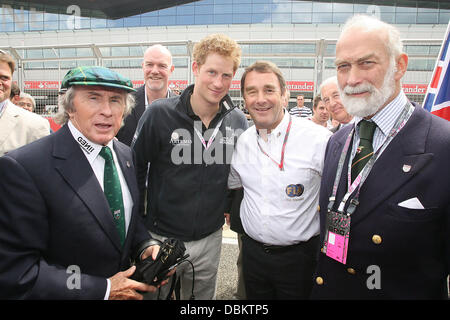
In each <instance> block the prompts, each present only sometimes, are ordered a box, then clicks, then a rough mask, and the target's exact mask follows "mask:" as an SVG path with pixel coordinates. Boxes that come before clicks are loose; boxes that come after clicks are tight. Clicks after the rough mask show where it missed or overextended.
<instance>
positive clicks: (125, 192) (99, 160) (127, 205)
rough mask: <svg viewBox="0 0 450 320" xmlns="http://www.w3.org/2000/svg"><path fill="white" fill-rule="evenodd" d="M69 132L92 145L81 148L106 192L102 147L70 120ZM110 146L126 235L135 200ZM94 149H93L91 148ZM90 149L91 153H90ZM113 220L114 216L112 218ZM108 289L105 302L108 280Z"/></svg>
mask: <svg viewBox="0 0 450 320" xmlns="http://www.w3.org/2000/svg"><path fill="white" fill-rule="evenodd" d="M68 126H69V130H70V132H71V133H72V136H73V137H74V139H75V141H77V142H78V137H81V138H83V139H84V140H85V141H87V142H88V143H89V145H90V147H89V148H83V147H81V146H80V147H81V150H83V153H84V155H85V156H86V159H87V160H88V162H89V164H90V165H91V168H92V171H94V174H95V177H96V178H97V180H98V183H99V184H100V187H101V188H102V190H103V191H104V187H103V176H104V170H105V159H103V157H102V156H100V155H99V153H100V151H101V150H102V147H103V146H102V145H99V144H97V143H94V142H92V141H90V140H89V139H88V138H86V137H85V136H84V135H83V134H82V133H81V132H80V131H79V130H78V129H77V128H75V126H74V125H73V124H72V122H71V121H70V120H69V122H68ZM106 146H108V147H109V148H110V149H111V151H112V155H113V159H114V164H115V166H116V169H117V173H118V175H119V180H120V186H121V188H122V198H123V207H124V210H125V235H126V232H127V230H128V226H129V224H130V219H131V211H132V209H133V199H132V198H131V193H130V189H129V188H128V185H127V183H126V180H125V177H124V176H123V173H122V170H121V168H120V165H119V162H118V160H117V155H116V152H115V151H114V147H113V146H114V144H113V141H112V140H111V141H110V142H108V144H107V145H106ZM91 147H92V148H91ZM88 149H89V151H88ZM111 219H112V216H111ZM107 283H108V285H107V289H106V294H105V300H107V299H108V298H109V293H110V288H111V283H110V281H109V279H107Z"/></svg>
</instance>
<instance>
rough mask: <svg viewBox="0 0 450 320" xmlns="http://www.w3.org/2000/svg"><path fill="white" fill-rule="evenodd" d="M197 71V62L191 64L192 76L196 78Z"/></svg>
mask: <svg viewBox="0 0 450 320" xmlns="http://www.w3.org/2000/svg"><path fill="white" fill-rule="evenodd" d="M199 71H200V66H199V65H198V63H197V61H194V62H192V72H193V73H194V76H198V72H199Z"/></svg>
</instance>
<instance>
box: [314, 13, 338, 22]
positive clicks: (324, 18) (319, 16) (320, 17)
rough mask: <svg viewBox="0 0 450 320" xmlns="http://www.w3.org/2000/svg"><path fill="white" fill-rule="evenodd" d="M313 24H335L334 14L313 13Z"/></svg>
mask: <svg viewBox="0 0 450 320" xmlns="http://www.w3.org/2000/svg"><path fill="white" fill-rule="evenodd" d="M312 23H333V14H332V13H313V14H312Z"/></svg>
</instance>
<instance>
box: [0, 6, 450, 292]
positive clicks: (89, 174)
mask: <svg viewBox="0 0 450 320" xmlns="http://www.w3.org/2000/svg"><path fill="white" fill-rule="evenodd" d="M241 54H242V51H241V48H240V46H239V45H238V43H237V42H236V41H235V40H233V39H231V38H230V37H228V36H226V35H223V34H213V35H209V36H207V37H205V38H203V39H201V40H200V41H199V42H198V43H196V44H195V46H194V48H193V63H192V66H191V67H192V73H193V75H194V82H193V83H192V84H191V85H189V86H188V87H187V88H186V89H184V90H183V91H182V92H172V90H170V89H169V86H168V83H169V78H170V76H171V74H172V73H173V71H174V65H173V62H172V55H171V53H170V51H169V50H168V49H167V48H166V47H164V46H162V45H159V44H157V45H153V46H151V47H149V48H148V49H147V50H146V51H145V54H144V56H143V62H142V73H143V78H144V80H145V81H144V82H145V83H144V85H143V86H142V87H140V88H138V89H137V90H136V89H134V88H133V84H132V82H131V81H130V80H129V79H128V78H126V77H124V76H122V75H121V74H120V73H117V72H115V71H113V70H111V69H108V68H104V67H99V66H85V67H78V68H75V69H72V70H70V71H69V72H68V73H67V74H66V75H65V77H64V79H62V84H61V91H60V95H59V99H58V106H59V110H58V113H57V115H56V116H55V120H56V121H57V122H58V123H59V124H60V125H61V126H62V127H61V129H59V130H57V131H56V130H51V129H50V124H49V121H48V120H47V119H45V118H43V117H41V116H40V115H37V114H35V113H34V110H35V109H36V102H35V99H34V98H33V97H32V96H31V95H30V94H27V93H24V92H20V89H19V87H18V85H17V84H14V83H13V81H12V78H13V73H14V70H15V62H14V60H13V58H12V57H11V56H10V55H9V54H8V53H6V52H4V51H0V298H5V299H77V298H81V299H161V298H163V297H164V298H165V297H166V296H167V297H168V298H173V297H176V298H178V299H182V300H188V299H193V298H195V299H200V300H211V299H215V298H216V282H217V272H218V266H219V260H220V252H221V246H222V227H223V224H224V217H225V219H226V222H227V223H230V224H231V229H232V230H234V231H236V232H237V234H238V240H239V257H238V261H237V263H238V273H239V279H238V288H237V292H236V297H237V298H239V299H251V300H291V299H446V298H448V282H447V281H448V280H447V279H448V275H449V270H450V235H449V232H450V211H449V210H450V202H449V198H448V194H449V193H450V179H449V176H450V171H449V170H450V169H449V167H448V161H449V159H450V125H449V123H448V122H446V121H445V120H443V119H441V118H438V117H436V116H434V115H431V114H430V113H428V112H426V111H424V110H423V109H422V108H421V107H420V106H417V105H415V104H412V103H411V102H410V101H409V100H408V99H407V97H406V95H405V94H404V92H403V91H402V89H401V79H402V77H403V76H404V74H405V73H406V70H407V65H408V56H407V55H406V54H405V53H404V51H403V49H402V41H401V39H400V33H399V31H398V30H397V29H396V28H395V27H393V26H392V25H389V24H387V23H384V22H381V21H380V20H378V19H376V18H374V17H370V16H366V15H357V16H355V17H353V18H351V19H350V20H349V21H347V23H346V24H345V26H344V28H343V30H342V32H341V34H340V37H339V39H338V41H337V45H336V61H335V65H336V75H335V76H332V77H330V78H327V79H325V80H324V81H322V83H321V84H320V87H319V88H318V94H317V95H316V96H315V97H313V99H312V108H309V107H308V106H305V96H304V95H302V94H299V95H297V96H295V99H296V101H297V105H296V106H295V107H293V108H291V109H289V108H288V106H289V100H290V93H289V90H288V88H287V85H286V80H285V78H284V76H283V74H282V72H281V70H280V69H279V68H278V67H277V66H276V65H275V64H273V63H272V62H270V61H263V60H261V61H256V62H255V63H253V64H251V65H250V66H248V67H246V68H245V70H244V72H243V74H242V76H241V79H240V81H241V87H240V89H241V94H242V97H243V101H244V105H243V107H244V109H245V113H246V114H244V112H243V111H242V110H240V108H239V107H236V106H235V105H234V104H233V101H232V99H231V97H230V95H229V94H228V92H229V90H230V87H231V84H232V79H233V77H234V76H235V74H236V71H237V70H238V68H239V65H240V61H241ZM53 131H56V132H53ZM171 238H175V239H178V240H180V241H182V242H183V243H184V245H185V248H186V253H187V254H189V259H190V262H191V264H192V268H191V267H190V265H189V264H182V265H180V266H178V267H177V268H176V269H175V270H176V274H175V276H173V277H172V275H173V272H174V271H171V272H170V273H169V274H167V279H166V280H164V281H163V282H162V283H161V284H158V285H152V284H149V283H142V282H138V281H135V280H133V279H132V275H133V273H134V272H135V269H136V266H135V264H137V263H139V262H140V261H142V260H144V259H146V258H149V257H152V259H156V258H157V257H158V254H159V251H160V247H161V245H162V243H163V242H164V241H165V240H167V239H171ZM73 266H75V267H76V268H78V269H75V270H76V271H75V276H76V275H77V274H78V275H79V281H80V282H81V285H79V283H78V282H77V281H75V282H70V281H69V280H68V277H71V275H72V272H68V270H69V269H68V268H72V267H73ZM173 288H176V294H175V295H172V293H171V292H172V290H173Z"/></svg>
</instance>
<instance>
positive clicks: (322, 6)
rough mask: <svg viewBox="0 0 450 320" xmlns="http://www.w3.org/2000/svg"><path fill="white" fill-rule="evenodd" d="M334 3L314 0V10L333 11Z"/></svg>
mask: <svg viewBox="0 0 450 320" xmlns="http://www.w3.org/2000/svg"><path fill="white" fill-rule="evenodd" d="M332 11H333V4H332V3H323V2H313V12H332Z"/></svg>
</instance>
